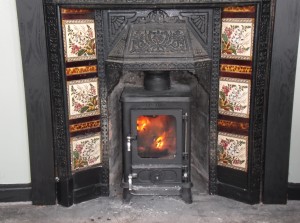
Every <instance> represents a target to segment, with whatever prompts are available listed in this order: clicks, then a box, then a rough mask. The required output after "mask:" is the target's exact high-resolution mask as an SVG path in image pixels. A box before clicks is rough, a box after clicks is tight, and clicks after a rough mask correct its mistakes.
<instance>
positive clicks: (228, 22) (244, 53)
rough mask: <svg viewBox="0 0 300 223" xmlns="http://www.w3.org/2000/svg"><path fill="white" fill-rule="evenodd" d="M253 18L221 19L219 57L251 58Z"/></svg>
mask: <svg viewBox="0 0 300 223" xmlns="http://www.w3.org/2000/svg"><path fill="white" fill-rule="evenodd" d="M253 27H254V19H240V18H237V19H236V18H224V19H222V33H221V40H222V43H221V57H222V58H230V59H238V60H252V50H253V49H252V48H253Z"/></svg>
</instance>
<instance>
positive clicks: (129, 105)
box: [121, 84, 192, 203]
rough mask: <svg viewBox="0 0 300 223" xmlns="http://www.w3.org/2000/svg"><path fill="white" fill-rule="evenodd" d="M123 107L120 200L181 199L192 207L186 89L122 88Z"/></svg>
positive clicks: (188, 109)
mask: <svg viewBox="0 0 300 223" xmlns="http://www.w3.org/2000/svg"><path fill="white" fill-rule="evenodd" d="M145 86H146V84H145ZM154 86H156V87H157V85H154ZM121 101H122V108H123V196H124V200H125V201H129V200H130V198H131V195H181V196H182V198H183V200H184V201H185V202H187V203H191V202H192V197H191V187H192V183H191V177H190V172H191V171H190V169H191V167H190V121H191V119H190V103H191V96H190V89H189V87H188V86H185V85H179V84H178V85H175V84H174V85H172V87H170V88H168V89H165V90H154V91H151V90H145V89H144V88H136V87H134V88H125V89H124V91H123V94H122V96H121Z"/></svg>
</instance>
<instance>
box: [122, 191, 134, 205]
mask: <svg viewBox="0 0 300 223" xmlns="http://www.w3.org/2000/svg"><path fill="white" fill-rule="evenodd" d="M131 197H132V194H131V193H130V191H129V189H128V188H124V189H123V202H124V203H126V204H128V203H129V202H130V200H131Z"/></svg>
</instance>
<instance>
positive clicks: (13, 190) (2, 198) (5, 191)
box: [0, 184, 31, 202]
mask: <svg viewBox="0 0 300 223" xmlns="http://www.w3.org/2000/svg"><path fill="white" fill-rule="evenodd" d="M19 201H31V184H0V202H19Z"/></svg>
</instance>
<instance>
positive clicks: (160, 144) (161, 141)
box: [154, 132, 167, 150]
mask: <svg viewBox="0 0 300 223" xmlns="http://www.w3.org/2000/svg"><path fill="white" fill-rule="evenodd" d="M166 134H167V133H166V132H164V133H163V134H162V135H161V136H159V137H157V138H156V139H154V148H156V149H159V150H160V149H164V148H163V146H164V144H165V140H166Z"/></svg>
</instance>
